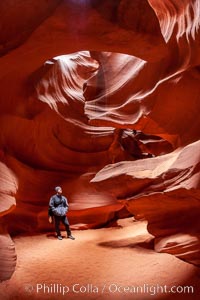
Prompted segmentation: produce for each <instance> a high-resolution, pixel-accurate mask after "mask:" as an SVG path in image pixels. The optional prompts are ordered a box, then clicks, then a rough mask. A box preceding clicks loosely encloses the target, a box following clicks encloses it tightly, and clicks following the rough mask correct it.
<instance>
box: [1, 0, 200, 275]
mask: <svg viewBox="0 0 200 300" xmlns="http://www.w3.org/2000/svg"><path fill="white" fill-rule="evenodd" d="M11 2H12V1H9V0H7V1H4V2H3V3H2V4H0V10H1V12H6V13H5V14H3V16H4V17H3V19H2V20H1V27H2V28H5V27H6V28H7V29H6V30H2V34H1V36H0V41H1V45H2V47H1V54H4V55H3V56H2V57H1V58H0V85H1V94H0V105H1V116H0V123H1V132H0V148H1V165H0V168H1V176H0V194H1V215H2V216H3V218H2V221H3V222H4V223H5V222H6V223H7V230H8V231H9V233H11V234H16V233H20V232H27V231H29V232H36V231H38V230H47V229H50V228H51V227H50V225H49V224H47V217H46V213H47V206H48V201H49V197H50V195H51V194H52V193H53V188H54V186H55V185H57V184H59V185H62V187H63V190H64V192H65V194H66V196H67V197H68V198H69V202H70V209H71V211H70V215H69V216H70V222H71V224H74V227H76V228H96V227H99V226H103V225H105V224H107V223H108V222H110V221H112V220H114V219H115V218H117V217H120V216H126V215H128V214H129V213H130V212H131V213H133V214H134V215H135V216H136V218H143V217H145V218H146V219H147V220H148V230H149V231H150V233H152V234H154V235H155V237H156V238H155V249H156V250H157V251H160V252H162V251H165V252H168V253H172V254H174V255H177V256H178V257H180V258H183V259H186V260H187V261H190V262H192V263H194V264H197V265H199V252H198V251H199V250H198V245H199V242H198V240H199V234H198V230H199V221H198V209H199V159H200V157H199V155H198V153H199V139H200V133H199V126H200V124H199V123H200V121H199V117H198V112H199V108H200V107H199V106H200V104H199V103H200V101H199V94H200V90H199V79H200V73H199V57H200V56H199V43H198V39H199V35H200V33H199V25H200V22H199V20H200V6H199V2H198V0H184V1H177V0H164V1H162V3H161V1H159V0H149V1H147V0H142V1H141V0H140V1H139V0H137V1H131V0H117V1H105V0H102V1H98V0H87V1H86V0H85V1H78V2H77V1H73V0H70V1H58V0H49V1H46V2H44V3H43V2H41V1H40V4H38V6H37V7H36V6H35V5H34V1H31V0H30V1H16V2H15V4H13V3H11ZM21 11H24V12H25V15H26V16H25V17H24V18H21ZM11 20H12V21H11ZM13 23H15V27H13V29H12V24H13ZM27 23H28V26H27ZM7 24H9V26H7ZM14 37H15V38H14ZM14 48H15V49H14ZM11 50H12V51H11ZM9 51H10V52H9ZM145 157H151V158H147V159H146V158H145ZM144 158H145V159H144ZM15 201H16V203H17V205H16V208H15ZM127 210H128V211H127ZM180 214H181V216H182V217H181V218H179V216H180ZM169 216H170V217H169ZM190 237H191V238H190ZM170 241H171V242H170ZM184 249H186V250H184ZM12 261H13V265H12V266H14V256H13V260H12ZM11 272H12V271H11ZM10 274H11V273H10ZM5 277H6V278H7V277H8V275H5ZM1 278H3V275H2V277H1Z"/></svg>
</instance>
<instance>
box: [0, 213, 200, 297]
mask: <svg viewBox="0 0 200 300" xmlns="http://www.w3.org/2000/svg"><path fill="white" fill-rule="evenodd" d="M117 224H118V226H117V227H110V228H103V229H95V230H86V231H77V230H76V231H73V234H74V236H75V237H76V240H75V241H72V240H69V239H66V238H63V240H62V241H59V240H57V239H56V238H55V236H54V232H53V228H52V233H43V234H40V235H34V236H25V235H23V236H17V237H15V238H13V239H14V241H15V244H16V251H17V267H16V271H15V273H14V274H13V276H12V278H11V279H10V280H7V281H4V282H2V283H1V284H0V299H3V300H8V299H9V300H11V299H12V300H17V299H20V300H23V299H70V300H71V299H72V300H73V299H88V300H92V299H103V300H104V299H105V300H107V299H117V300H121V299H136V300H137V299H140V300H145V299H175V300H176V299H199V297H200V270H199V269H198V268H196V267H195V266H193V265H190V264H188V263H185V262H184V261H181V260H179V259H177V258H176V257H174V256H171V255H168V254H164V253H156V252H154V251H153V237H152V236H151V235H150V234H149V233H148V232H147V229H146V222H145V221H142V222H134V221H133V219H132V218H128V219H124V220H119V221H118V222H117ZM62 234H63V236H65V232H64V231H63V232H62ZM187 287H190V289H188V288H187ZM191 287H192V288H191ZM192 289H193V292H192ZM174 292H175V293H174Z"/></svg>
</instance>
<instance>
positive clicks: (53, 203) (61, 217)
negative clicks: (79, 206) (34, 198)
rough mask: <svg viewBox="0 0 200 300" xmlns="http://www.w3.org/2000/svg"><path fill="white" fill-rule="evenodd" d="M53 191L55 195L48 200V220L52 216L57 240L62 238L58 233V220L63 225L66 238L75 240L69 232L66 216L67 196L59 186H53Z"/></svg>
mask: <svg viewBox="0 0 200 300" xmlns="http://www.w3.org/2000/svg"><path fill="white" fill-rule="evenodd" d="M55 191H56V195H53V196H52V197H51V198H50V201H49V212H48V214H49V220H50V222H51V218H52V217H53V218H54V223H55V231H56V233H57V238H58V239H59V240H62V236H61V233H60V222H62V223H63V224H64V226H65V229H66V232H67V238H69V239H71V240H75V238H74V237H73V236H72V234H71V229H70V225H69V221H68V219H67V216H66V213H67V212H68V208H69V204H68V201H67V198H66V197H64V196H63V195H62V188H61V187H60V186H57V187H55Z"/></svg>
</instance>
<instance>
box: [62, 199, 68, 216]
mask: <svg viewBox="0 0 200 300" xmlns="http://www.w3.org/2000/svg"><path fill="white" fill-rule="evenodd" d="M63 206H64V207H65V208H66V212H67V211H68V208H69V203H68V201H67V198H66V197H64V202H63Z"/></svg>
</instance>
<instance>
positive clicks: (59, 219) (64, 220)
mask: <svg viewBox="0 0 200 300" xmlns="http://www.w3.org/2000/svg"><path fill="white" fill-rule="evenodd" d="M54 220H55V231H56V233H57V235H61V234H60V228H59V226H60V222H62V223H63V224H64V225H65V230H66V232H67V235H68V236H69V235H71V230H70V227H69V221H68V219H67V217H66V216H62V217H59V216H54Z"/></svg>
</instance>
